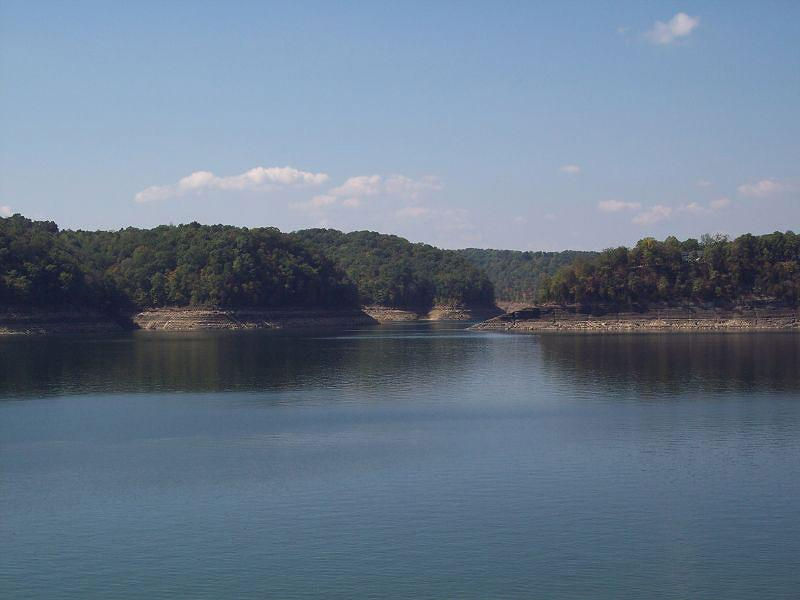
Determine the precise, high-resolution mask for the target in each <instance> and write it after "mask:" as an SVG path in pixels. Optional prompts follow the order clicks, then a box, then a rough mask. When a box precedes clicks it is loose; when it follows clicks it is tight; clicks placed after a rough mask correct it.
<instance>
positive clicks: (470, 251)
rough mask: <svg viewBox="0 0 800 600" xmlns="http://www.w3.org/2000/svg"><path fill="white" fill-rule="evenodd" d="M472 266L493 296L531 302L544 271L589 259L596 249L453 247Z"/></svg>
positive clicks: (502, 299)
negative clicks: (484, 278)
mask: <svg viewBox="0 0 800 600" xmlns="http://www.w3.org/2000/svg"><path fill="white" fill-rule="evenodd" d="M456 252H458V254H460V255H461V256H463V257H464V258H466V259H467V260H468V261H469V262H470V263H472V264H473V265H474V266H475V267H477V268H478V269H480V270H481V271H484V272H485V273H486V274H487V276H488V277H489V279H490V280H491V282H492V284H493V285H494V294H495V297H496V298H497V300H501V301H507V302H534V301H536V299H537V298H538V297H539V288H540V282H541V280H542V278H543V277H544V276H545V275H554V274H555V273H556V272H557V271H558V269H560V268H561V267H563V266H566V265H569V264H572V263H573V262H575V261H576V260H578V259H581V258H582V259H591V258H593V257H595V256H597V254H598V253H597V252H581V251H576V250H565V251H563V252H521V251H519V250H483V249H481V248H467V249H465V250H457V251H456Z"/></svg>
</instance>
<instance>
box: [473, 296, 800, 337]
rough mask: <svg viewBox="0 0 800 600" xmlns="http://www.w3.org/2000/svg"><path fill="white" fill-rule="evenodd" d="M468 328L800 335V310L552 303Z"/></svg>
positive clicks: (767, 306) (754, 306)
mask: <svg viewBox="0 0 800 600" xmlns="http://www.w3.org/2000/svg"><path fill="white" fill-rule="evenodd" d="M470 329H471V330H473V331H495V332H509V333H538V332H666V331H698V332H703V331H726V330H727V331H775V330H794V331H800V310H798V309H797V308H794V307H791V306H784V305H778V304H771V303H762V304H760V305H759V304H751V305H742V306H728V307H718V306H702V305H684V306H652V307H647V308H643V309H638V310H637V309H627V310H618V309H612V308H600V309H598V307H594V309H593V310H592V309H589V308H586V307H580V306H576V305H555V304H548V305H538V306H530V307H528V308H525V309H521V310H516V311H513V312H509V313H506V314H503V315H500V316H497V317H494V318H492V319H488V320H486V321H483V322H481V323H478V324H476V325H473V326H472V327H470Z"/></svg>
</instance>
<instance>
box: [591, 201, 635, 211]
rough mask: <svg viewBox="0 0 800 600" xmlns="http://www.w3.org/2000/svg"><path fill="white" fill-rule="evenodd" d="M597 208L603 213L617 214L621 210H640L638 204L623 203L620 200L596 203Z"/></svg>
mask: <svg viewBox="0 0 800 600" xmlns="http://www.w3.org/2000/svg"><path fill="white" fill-rule="evenodd" d="M597 208H598V209H599V210H601V211H603V212H619V211H621V210H636V209H639V208H642V205H641V204H639V203H638V202H623V201H622V200H603V201H601V202H598V203H597Z"/></svg>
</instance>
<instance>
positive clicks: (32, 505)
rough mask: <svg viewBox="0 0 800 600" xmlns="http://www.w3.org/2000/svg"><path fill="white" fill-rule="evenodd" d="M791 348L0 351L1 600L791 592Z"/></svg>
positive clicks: (466, 343) (798, 579) (672, 341)
mask: <svg viewBox="0 0 800 600" xmlns="http://www.w3.org/2000/svg"><path fill="white" fill-rule="evenodd" d="M798 465H800V336H798V335H797V334H782V333H769V334H755V333H749V334H733V333H724V334H709V333H704V334H666V335H665V334H660V335H659V334H653V335H649V334H648V335H539V336H537V335H527V336H526V335H521V336H512V335H501V334H485V333H471V332H466V331H463V329H461V326H460V325H452V324H449V325H448V324H399V325H395V326H381V327H373V328H369V329H364V330H356V331H346V332H341V331H340V332H306V333H293V334H285V333H277V334H276V333H269V332H239V333H237V332H220V333H197V334H186V333H184V334H159V333H153V332H138V333H135V334H130V335H124V336H118V337H110V338H109V337H105V338H77V337H76V338H71V337H63V338H27V339H3V340H0V595H1V596H5V597H9V598H45V597H46V598H53V597H59V598H75V599H78V598H81V599H84V598H108V597H113V598H142V597H147V598H168V597H184V598H223V597H238V598H264V597H275V598H314V597H326V598H335V597H341V598H349V597H381V598H383V597H390V598H391V597H396V598H411V597H414V598H443V597H459V598H503V597H516V598H531V597H541V598H577V597H585V598H645V597H646V598H670V599H673V598H674V599H677V598H690V597H691V598H709V599H711V598H714V599H717V598H726V599H738V598H741V599H744V598H794V597H796V594H797V590H798V589H800V570H798V564H800V501H798V497H800V496H799V494H798V492H800V479H799V478H798Z"/></svg>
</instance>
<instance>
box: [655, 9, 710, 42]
mask: <svg viewBox="0 0 800 600" xmlns="http://www.w3.org/2000/svg"><path fill="white" fill-rule="evenodd" d="M699 25H700V17H690V16H689V15H687V14H686V13H684V12H679V13H677V14H676V15H675V16H674V17H672V18H671V19H670V20H669V21H667V22H663V21H656V22H655V23H654V24H653V27H652V28H651V29H650V30H649V31H647V32H646V33H645V38H646V39H647V40H649V41H650V42H651V43H653V44H656V45H659V46H664V45H667V44H671V43H673V42H674V41H676V40H679V39H681V38H685V37H687V36H689V35H690V34H691V33H692V31H694V30H695V29H696V28H697V27H698V26H699Z"/></svg>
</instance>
